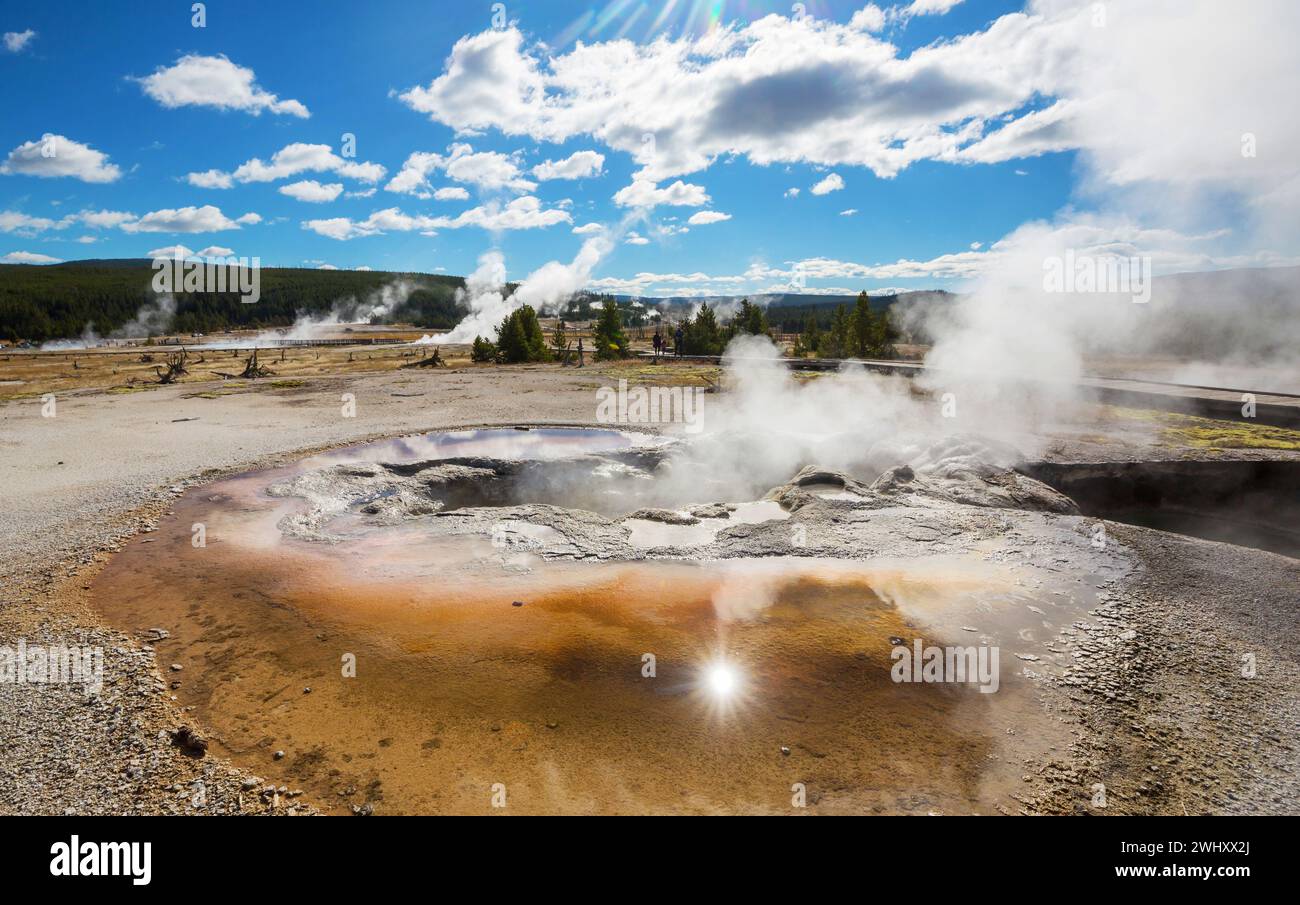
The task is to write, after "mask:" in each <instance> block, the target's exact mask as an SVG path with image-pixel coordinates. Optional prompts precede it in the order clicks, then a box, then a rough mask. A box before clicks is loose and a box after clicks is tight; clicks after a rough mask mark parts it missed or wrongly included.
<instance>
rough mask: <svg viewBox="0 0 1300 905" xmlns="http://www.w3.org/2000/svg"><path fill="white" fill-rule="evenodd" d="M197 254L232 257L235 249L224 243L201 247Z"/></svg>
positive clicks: (211, 256) (205, 256)
mask: <svg viewBox="0 0 1300 905" xmlns="http://www.w3.org/2000/svg"><path fill="white" fill-rule="evenodd" d="M197 254H198V256H199V257H200V258H232V257H234V255H235V250H234V249H233V248H226V247H225V246H224V245H209V246H208V247H207V248H200V249H199V250H198V252H197Z"/></svg>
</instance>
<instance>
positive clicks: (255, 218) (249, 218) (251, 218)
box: [235, 213, 262, 226]
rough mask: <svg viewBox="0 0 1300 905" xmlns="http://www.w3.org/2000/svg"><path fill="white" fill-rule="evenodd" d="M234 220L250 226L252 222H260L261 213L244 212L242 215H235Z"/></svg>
mask: <svg viewBox="0 0 1300 905" xmlns="http://www.w3.org/2000/svg"><path fill="white" fill-rule="evenodd" d="M235 222H236V223H242V224H244V225H245V226H250V225H252V224H254V223H261V222H262V215H261V214H254V213H248V214H244V216H242V217H236V218H235Z"/></svg>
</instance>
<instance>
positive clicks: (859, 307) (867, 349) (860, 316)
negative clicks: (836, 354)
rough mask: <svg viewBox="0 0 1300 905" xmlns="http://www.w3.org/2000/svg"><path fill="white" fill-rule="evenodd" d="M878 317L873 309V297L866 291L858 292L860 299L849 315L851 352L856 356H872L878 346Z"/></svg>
mask: <svg viewBox="0 0 1300 905" xmlns="http://www.w3.org/2000/svg"><path fill="white" fill-rule="evenodd" d="M876 332H877V331H876V317H875V315H874V314H873V313H872V311H871V299H869V298H867V293H866V292H865V291H863V292H859V293H858V300H857V302H856V303H855V304H854V306H853V314H851V315H850V316H849V336H850V340H851V343H852V351H851V353H850V354H852V355H853V357H854V358H871V357H873V356H874V353H875V351H876V348H877V344H876Z"/></svg>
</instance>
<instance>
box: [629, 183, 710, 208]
mask: <svg viewBox="0 0 1300 905" xmlns="http://www.w3.org/2000/svg"><path fill="white" fill-rule="evenodd" d="M711 200H712V199H711V198H709V195H708V193H707V192H705V191H704V186H702V185H693V184H691V183H688V182H682V181H681V180H680V179H678V180H677V181H676V182H674V183H673V184H672V185H670V186H666V187H665V188H659V187H658V186H657V185H655V184H654V183H653V182H649V181H647V180H645V179H634V180H633V181H632V184H631V185H627V186H624V187H623V188H621V189H619V190H618V191H617V192H615V193H614V203H615V204H617V205H618V206H619V207H638V208H650V207H655V206H657V205H660V204H667V205H673V206H677V207H700V206H701V205H704V204H708V203H709V201H711Z"/></svg>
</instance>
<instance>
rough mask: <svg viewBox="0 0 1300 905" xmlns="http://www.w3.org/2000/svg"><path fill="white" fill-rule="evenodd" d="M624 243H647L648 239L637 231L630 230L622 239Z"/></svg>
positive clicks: (648, 242)
mask: <svg viewBox="0 0 1300 905" xmlns="http://www.w3.org/2000/svg"><path fill="white" fill-rule="evenodd" d="M623 244H624V245H649V244H650V240H649V239H647V238H646V237H645V236H643V235H641V234H640V233H637V232H630V233H628V234H627V238H625V239H624V240H623Z"/></svg>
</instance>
